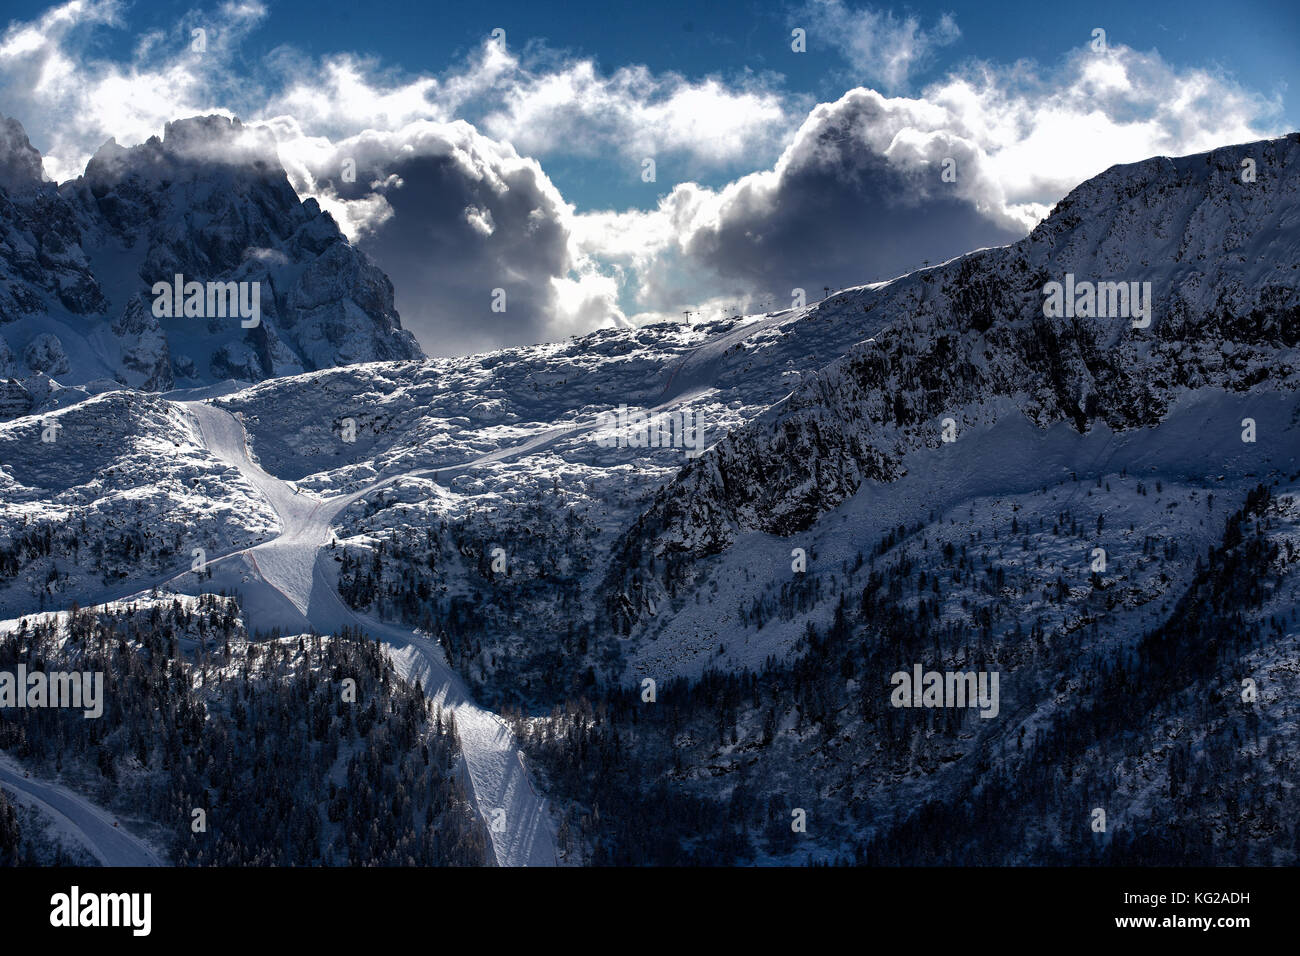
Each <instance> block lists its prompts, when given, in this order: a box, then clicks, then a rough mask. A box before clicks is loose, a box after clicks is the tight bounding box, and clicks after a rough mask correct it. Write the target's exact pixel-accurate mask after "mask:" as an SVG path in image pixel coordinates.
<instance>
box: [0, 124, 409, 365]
mask: <svg viewBox="0 0 1300 956" xmlns="http://www.w3.org/2000/svg"><path fill="white" fill-rule="evenodd" d="M177 275H181V276H184V281H185V282H200V283H204V284H205V288H206V285H207V284H209V283H216V282H222V283H224V282H236V283H257V284H258V291H259V305H260V321H259V322H258V324H257V325H256V326H254V327H250V328H245V327H243V325H242V324H241V321H240V316H238V315H233V316H232V315H229V314H228V315H225V316H222V315H220V314H219V311H217V310H212V311H213V314H211V315H209V314H208V308H207V307H206V299H205V310H204V314H203V315H190V316H185V315H183V314H182V315H177V316H174V317H172V316H167V315H163V316H162V317H159V316H156V315H155V310H154V301H155V295H154V293H153V288H154V284H155V283H158V282H166V283H169V284H170V283H172V282H173V281H174V279H175V277H176V276H177ZM246 288H248V287H246ZM0 335H3V337H4V339H5V340H6V341H7V343H8V351H10V352H11V353H12V354H14V355H18V356H21V358H20V359H11V364H12V365H13V366H14V367H13V368H11V369H10V370H9V372H8V373H7V374H15V375H16V376H18V377H20V378H21V377H24V376H25V375H27V374H29V373H32V372H44V373H45V374H47V375H50V376H51V377H53V378H55V379H56V380H58V381H59V382H60V383H61V384H64V385H67V384H80V383H84V382H88V381H92V380H96V379H103V378H111V379H115V380H117V381H118V382H120V383H122V384H125V385H129V386H132V387H135V388H140V389H144V390H162V389H168V388H172V387H174V386H189V385H201V384H207V383H210V382H213V381H219V380H222V379H225V378H239V379H244V380H247V381H259V380H261V379H264V378H269V377H273V376H278V375H287V374H293V373H296V372H303V371H314V370H316V369H320V368H326V367H330V366H336V365H344V364H350V363H354V362H373V361H385V360H394V359H409V358H419V357H422V354H423V353H422V352H421V350H420V347H419V345H418V344H417V343H416V341H415V338H414V337H413V336H412V335H411V334H410V333H409V332H407V331H406V330H404V329H403V328H402V326H401V321H400V319H399V317H398V315H397V312H396V311H395V310H394V308H393V288H392V284H391V283H390V282H389V280H388V278H387V277H386V276H385V275H384V274H383V272H382V271H380V269H379V268H378V267H376V266H375V265H374V264H373V263H372V262H371V261H370V260H369V259H368V258H366V256H365V255H364V254H363V253H361V252H359V251H358V250H356V249H354V248H353V247H352V246H351V245H350V244H349V243H348V242H347V240H346V238H345V237H344V236H343V235H342V234H341V233H340V232H339V230H338V227H337V226H336V225H335V223H334V221H333V219H331V218H330V216H329V215H328V214H327V213H323V212H321V210H320V208H319V206H318V205H317V204H316V202H315V201H314V200H308V201H307V202H301V201H299V199H298V196H297V195H296V194H295V193H294V191H293V188H292V187H291V186H290V185H289V181H288V178H287V177H286V175H285V173H284V170H283V168H282V167H281V166H280V163H279V160H278V158H277V156H276V149H275V142H274V140H273V138H272V137H271V136H270V134H269V133H266V132H265V131H261V130H254V129H249V128H246V127H244V126H243V125H242V124H241V123H240V122H239V121H238V120H231V119H227V118H225V117H220V116H206V117H193V118H190V119H185V120H179V121H177V122H174V123H169V124H168V125H167V127H166V130H165V132H164V135H163V137H162V138H161V139H159V138H157V137H154V138H151V139H150V140H149V141H148V142H146V143H143V144H141V145H139V146H135V147H132V148H130V149H125V148H123V147H120V146H118V145H117V144H116V142H114V141H112V140H110V141H109V142H108V143H106V144H105V145H104V146H102V147H101V148H100V149H99V151H98V152H96V154H95V155H94V157H93V158H92V159H91V161H90V163H89V164H88V165H87V167H86V171H85V174H84V175H83V176H81V177H80V178H79V179H77V180H74V181H72V182H68V183H63V184H61V185H55V184H53V183H47V182H44V181H43V178H42V176H41V162H40V154H39V153H37V151H36V150H35V149H33V148H32V146H31V144H30V143H29V142H28V141H27V136H26V134H25V133H24V132H23V129H22V126H21V125H20V124H19V123H18V122H17V121H15V120H12V119H3V118H0Z"/></svg>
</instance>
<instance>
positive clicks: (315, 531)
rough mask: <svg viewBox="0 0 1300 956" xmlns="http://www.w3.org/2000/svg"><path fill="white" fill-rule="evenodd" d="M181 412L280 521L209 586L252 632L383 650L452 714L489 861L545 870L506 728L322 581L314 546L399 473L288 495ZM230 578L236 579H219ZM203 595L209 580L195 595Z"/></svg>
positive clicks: (195, 407)
mask: <svg viewBox="0 0 1300 956" xmlns="http://www.w3.org/2000/svg"><path fill="white" fill-rule="evenodd" d="M181 404H182V405H183V406H184V407H185V408H186V409H188V410H189V411H190V413H191V414H192V415H193V416H194V418H195V420H196V421H197V422H198V425H199V429H200V432H201V434H202V436H203V441H204V444H205V445H206V446H207V448H208V450H209V451H211V452H212V453H213V454H214V455H216V456H217V457H218V458H220V459H222V460H223V461H225V462H226V463H228V464H230V465H232V466H234V467H235V468H236V469H238V471H239V472H240V473H241V474H242V475H243V476H244V477H245V478H246V479H247V480H248V481H249V483H250V484H252V485H253V487H254V488H256V489H257V490H258V492H259V493H260V494H261V495H262V496H263V497H264V498H265V499H266V501H267V503H268V504H269V505H270V506H271V507H272V508H273V509H274V510H275V512H276V513H277V515H278V516H279V518H280V523H281V531H280V534H279V535H277V536H276V537H275V538H273V539H271V540H270V541H266V542H263V543H261V544H258V545H256V546H254V547H251V548H247V549H245V550H242V551H237V552H234V553H232V554H229V555H225V556H223V557H221V558H219V559H215V560H213V561H210V562H209V567H210V568H211V569H212V570H213V574H214V581H216V582H222V583H225V582H228V583H231V584H233V585H234V586H236V587H238V588H239V590H240V592H241V594H242V595H243V597H244V608H245V611H246V612H247V613H248V616H249V618H250V621H251V623H252V624H254V625H255V626H257V627H260V628H264V629H269V628H272V627H280V628H282V629H283V630H284V631H285V632H286V633H294V632H295V631H300V630H302V629H304V627H305V626H310V627H311V628H314V629H315V630H317V631H319V632H320V633H322V634H329V633H337V632H338V631H340V630H342V629H343V628H344V627H354V628H361V629H363V630H364V631H365V632H366V633H368V634H370V635H371V636H372V637H378V638H380V639H381V640H383V641H384V642H385V643H386V644H388V645H389V647H390V652H391V654H392V656H393V660H394V665H395V666H396V667H397V669H398V671H399V672H400V673H401V674H402V675H403V676H404V677H408V678H410V679H411V680H415V679H417V678H418V679H419V680H420V681H422V683H423V685H424V689H425V693H426V694H427V695H428V696H429V697H430V698H432V699H434V700H437V701H439V702H440V703H441V704H442V705H443V706H444V707H446V708H448V709H450V710H452V711H453V712H454V713H455V716H456V727H457V730H458V731H459V734H460V740H461V748H462V750H463V752H464V759H465V765H466V771H467V775H468V778H469V781H470V789H471V795H472V797H473V799H474V803H475V806H476V807H477V808H478V811H479V813H480V814H481V815H482V817H483V820H484V824H485V825H486V826H487V829H488V832H489V834H490V836H491V839H492V847H493V852H494V855H495V857H496V861H497V863H498V864H499V865H501V866H554V865H555V864H556V863H557V857H556V853H555V837H554V833H553V832H552V830H551V824H550V819H549V816H548V814H547V812H546V801H545V800H544V799H543V798H541V797H540V796H539V795H538V794H537V792H536V790H535V789H534V787H533V785H532V782H531V781H530V780H529V779H528V773H527V771H526V769H525V767H524V763H523V757H522V755H521V754H520V752H519V749H518V747H517V746H516V743H515V739H514V735H513V734H512V733H511V732H510V730H509V728H508V727H507V726H506V725H505V724H504V723H503V722H502V721H501V719H500V718H498V717H497V716H496V715H495V714H493V713H491V712H490V711H487V710H484V709H483V708H481V707H479V706H478V705H477V704H475V703H474V702H473V700H472V699H471V698H470V695H469V693H468V691H467V689H466V687H465V685H464V684H463V682H462V681H461V680H460V678H459V676H458V675H457V674H456V673H455V672H454V671H453V670H452V669H451V668H450V667H449V666H448V664H447V661H446V658H445V656H444V655H443V653H442V648H441V647H439V646H438V645H437V644H436V643H434V642H432V641H429V640H428V639H426V638H424V637H422V636H421V635H420V634H418V633H415V632H412V631H409V630H406V629H405V628H401V627H397V626H395V625H389V624H384V623H382V622H379V621H376V620H374V619H372V618H369V617H366V616H364V615H360V614H358V613H356V612H355V611H353V610H352V609H351V608H349V607H347V605H345V604H344V603H343V600H342V599H341V598H340V597H339V594H338V592H337V590H335V588H334V586H333V584H332V583H331V581H330V579H329V577H328V575H327V574H326V573H325V570H324V565H323V562H324V561H325V560H326V557H325V555H323V554H322V548H324V547H325V545H327V544H328V543H329V541H330V534H331V532H330V526H331V524H332V522H333V520H334V518H335V517H336V516H337V515H338V514H339V512H340V511H342V510H343V509H344V508H346V507H347V506H348V505H349V504H351V503H352V502H354V501H356V500H357V499H358V498H361V497H362V496H364V495H366V494H369V493H370V492H371V491H374V490H375V489H376V488H378V487H382V486H383V485H387V484H390V483H391V482H393V481H396V480H398V479H400V478H401V477H403V475H391V476H388V477H386V478H384V479H383V480H381V481H378V482H375V483H374V484H372V485H369V486H367V487H366V488H365V489H362V490H360V491H356V492H352V493H349V494H345V495H338V496H336V497H332V498H317V497H315V496H313V495H310V494H306V493H304V494H297V493H295V490H294V488H293V487H292V486H291V485H289V484H287V483H286V482H284V481H281V480H280V479H278V478H275V477H274V476H272V475H269V474H267V473H266V472H265V471H263V470H262V468H261V467H260V466H258V465H257V464H256V463H255V462H254V461H253V460H252V458H251V457H250V455H249V452H248V442H247V437H246V435H245V432H244V428H243V425H242V424H241V423H240V422H239V421H238V420H237V419H236V418H235V417H234V416H233V415H231V414H230V413H229V412H226V411H224V410H222V409H219V408H216V407H215V406H212V405H207V404H203V403H201V402H183V403H181ZM565 431H567V430H564V429H559V430H556V431H555V432H554V433H547V434H545V435H542V436H538V437H537V438H535V439H533V440H532V441H530V442H528V443H526V444H524V445H520V446H518V447H515V448H510V449H506V450H502V451H497V452H494V453H492V454H490V455H485V456H483V458H482V459H476V460H475V461H473V462H467V463H466V464H464V465H461V466H458V467H456V468H444V469H441V473H442V474H444V475H447V474H452V473H455V472H458V471H461V470H464V469H467V468H472V467H475V466H477V465H479V464H481V463H484V462H487V461H494V460H500V459H501V458H502V457H508V456H510V455H514V454H524V453H527V452H528V451H530V450H532V449H533V448H535V447H538V446H540V445H543V444H545V443H547V442H549V441H553V440H555V439H556V438H557V437H559V435H560V434H563V433H564V432H565ZM413 474H423V472H414V473H413ZM231 575H234V576H236V578H237V580H228V579H229V578H230V576H231ZM187 577H189V580H190V582H192V583H197V582H195V579H194V578H193V576H192V575H180V576H179V577H178V578H177V579H175V582H174V583H176V584H180V583H183V582H185V579H186V578H187ZM212 588H213V584H212V582H209V584H208V585H207V586H206V587H205V589H207V590H211V589H212Z"/></svg>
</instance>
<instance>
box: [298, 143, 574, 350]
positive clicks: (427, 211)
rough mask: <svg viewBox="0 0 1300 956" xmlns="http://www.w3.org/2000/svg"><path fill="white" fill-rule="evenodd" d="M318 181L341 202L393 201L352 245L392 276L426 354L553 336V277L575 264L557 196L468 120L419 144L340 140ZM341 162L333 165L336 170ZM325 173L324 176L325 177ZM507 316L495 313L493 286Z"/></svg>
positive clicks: (525, 163) (533, 169)
mask: <svg viewBox="0 0 1300 956" xmlns="http://www.w3.org/2000/svg"><path fill="white" fill-rule="evenodd" d="M346 159H352V160H353V161H354V162H355V163H356V181H355V182H354V183H347V182H343V181H342V178H341V176H340V175H337V174H336V175H332V176H321V178H320V181H321V182H322V184H326V185H328V186H329V187H331V188H332V189H333V191H334V193H335V194H336V195H337V197H338V198H339V199H340V200H344V201H348V202H360V203H361V204H362V205H363V206H364V205H365V203H366V200H367V197H369V198H370V199H372V200H373V198H374V197H375V196H376V195H378V196H382V197H383V199H384V200H385V201H386V203H387V207H388V208H387V209H385V210H384V214H382V215H375V216H373V217H372V219H371V221H369V222H368V223H367V228H366V229H364V230H363V231H362V234H361V236H360V238H359V239H358V241H357V244H358V245H359V246H360V247H361V248H362V249H363V250H364V251H365V252H366V253H367V254H368V255H370V256H371V258H373V259H374V260H375V262H376V263H378V265H379V266H380V268H382V269H383V270H384V271H385V272H386V273H388V276H389V278H390V279H392V281H393V286H394V289H395V295H396V304H397V309H398V312H399V313H400V314H401V317H402V324H403V326H404V327H406V328H408V329H410V330H411V331H412V332H414V333H415V335H416V337H417V338H419V340H420V342H421V344H422V345H423V346H424V348H425V351H426V352H428V353H429V354H430V355H460V354H465V353H469V352H477V351H485V350H489V349H493V348H499V347H501V346H505V345H519V344H529V343H533V342H540V341H545V340H547V339H550V338H553V337H554V335H553V333H552V330H551V329H550V328H549V326H550V324H551V322H552V320H553V317H554V314H555V298H556V294H555V291H554V287H553V286H552V282H551V280H552V279H553V278H559V277H562V276H564V275H566V274H567V272H568V269H569V255H568V230H567V228H566V226H565V225H564V222H563V218H562V216H563V214H564V212H565V210H564V208H563V203H562V201H561V200H560V199H559V195H558V193H556V191H555V189H554V187H553V186H551V184H550V183H549V181H547V180H546V178H545V176H544V175H543V174H542V173H541V170H540V169H539V168H538V166H537V165H536V163H533V162H532V161H529V160H522V159H520V158H519V157H518V156H516V155H514V153H513V151H512V150H510V149H509V148H508V147H502V146H501V145H499V144H496V143H493V142H492V141H491V140H487V139H485V138H483V137H480V136H478V135H477V134H475V133H473V131H472V130H471V129H470V128H469V127H467V126H465V125H464V124H453V126H451V127H442V128H440V129H439V130H438V131H437V132H435V133H429V134H426V135H422V136H421V137H420V138H418V139H417V140H415V141H413V142H404V143H400V144H399V143H395V142H392V141H385V140H378V139H375V138H366V139H362V140H360V141H357V142H353V143H350V144H349V143H345V144H343V145H342V146H341V147H340V148H339V150H338V151H337V153H336V156H335V159H334V160H332V161H331V163H330V165H332V166H333V167H334V169H335V170H337V169H339V168H341V166H342V163H343V161H345V160H346ZM335 164H337V165H335ZM318 175H319V173H318ZM497 289H501V290H504V293H505V296H504V302H505V311H504V312H495V311H493V308H492V306H493V302H494V290H497Z"/></svg>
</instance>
